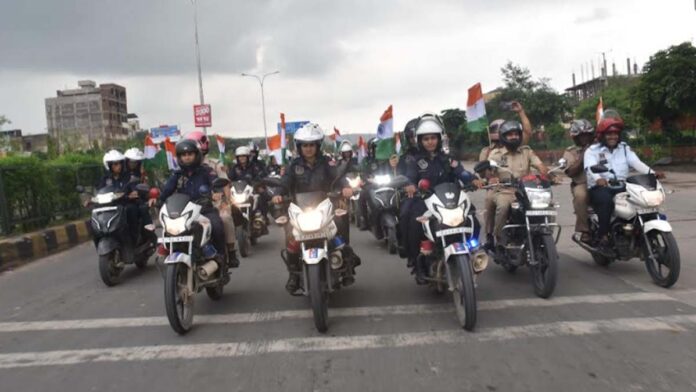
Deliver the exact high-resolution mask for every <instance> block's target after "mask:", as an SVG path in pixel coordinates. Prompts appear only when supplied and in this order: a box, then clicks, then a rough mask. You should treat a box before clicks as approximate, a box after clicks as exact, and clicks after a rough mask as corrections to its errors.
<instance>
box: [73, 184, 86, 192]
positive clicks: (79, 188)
mask: <svg viewBox="0 0 696 392" xmlns="http://www.w3.org/2000/svg"><path fill="white" fill-rule="evenodd" d="M75 190H76V191H77V193H85V187H83V186H82V185H78V186H76V187H75Z"/></svg>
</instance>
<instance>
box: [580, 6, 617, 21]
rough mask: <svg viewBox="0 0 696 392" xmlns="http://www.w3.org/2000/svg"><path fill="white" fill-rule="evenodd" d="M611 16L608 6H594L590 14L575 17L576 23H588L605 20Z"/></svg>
mask: <svg viewBox="0 0 696 392" xmlns="http://www.w3.org/2000/svg"><path fill="white" fill-rule="evenodd" d="M610 16H611V13H610V12H609V10H608V9H606V8H601V7H600V8H594V9H593V10H592V12H591V13H590V14H587V15H583V16H580V17H578V18H576V19H575V21H574V22H575V24H586V23H593V22H599V21H602V20H605V19H607V18H609V17H610Z"/></svg>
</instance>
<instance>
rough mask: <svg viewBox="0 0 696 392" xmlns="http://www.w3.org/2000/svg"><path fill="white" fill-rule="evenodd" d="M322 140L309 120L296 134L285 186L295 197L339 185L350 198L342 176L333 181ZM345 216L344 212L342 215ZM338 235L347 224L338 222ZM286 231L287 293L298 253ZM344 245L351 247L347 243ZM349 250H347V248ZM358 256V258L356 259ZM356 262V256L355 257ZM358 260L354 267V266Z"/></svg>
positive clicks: (295, 284) (294, 281) (295, 282)
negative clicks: (294, 155)
mask: <svg viewBox="0 0 696 392" xmlns="http://www.w3.org/2000/svg"><path fill="white" fill-rule="evenodd" d="M323 140H324V132H323V131H322V129H321V128H320V127H319V125H317V124H313V123H309V124H306V125H304V126H303V127H302V128H300V129H299V130H298V131H297V132H296V133H295V145H296V147H297V152H298V155H299V157H298V158H295V159H294V160H293V161H292V162H291V163H290V165H289V166H288V168H287V170H286V172H285V174H284V175H283V177H282V178H281V181H282V183H283V185H284V188H285V189H286V190H287V191H288V192H289V193H290V197H291V198H294V197H295V195H296V194H298V193H306V192H327V193H328V192H330V191H333V190H334V189H331V185H332V184H334V183H336V185H335V186H334V188H341V190H342V195H343V197H346V198H348V197H350V196H352V194H353V191H352V189H351V188H350V187H349V186H348V184H347V182H346V181H345V179H341V180H336V177H337V175H338V174H339V173H338V172H337V170H336V167H337V166H336V163H335V162H334V163H331V161H329V160H328V159H327V158H326V157H325V156H324V155H323V154H322V153H321V144H322V141H323ZM282 202H283V197H282V196H280V195H276V196H273V203H275V204H280V203H282ZM342 218H347V215H346V216H344V217H342ZM337 227H338V228H339V233H338V235H339V236H341V237H343V238H346V233H345V232H342V230H341V228H344V229H347V226H346V225H339V224H338V223H337ZM287 234H288V238H287V240H288V246H287V257H285V260H284V261H285V263H286V265H287V267H288V273H289V276H288V282H287V284H286V285H285V288H286V290H288V292H290V294H295V293H296V292H297V291H298V289H299V282H300V275H299V274H300V271H301V266H300V255H299V249H296V247H293V246H292V244H293V243H294V241H293V240H292V238H291V235H290V233H287ZM346 248H348V249H349V248H350V247H349V246H348V245H346ZM349 252H350V251H349ZM356 259H357V258H356ZM356 261H357V263H359V259H357V260H356ZM357 263H356V264H355V265H354V266H357Z"/></svg>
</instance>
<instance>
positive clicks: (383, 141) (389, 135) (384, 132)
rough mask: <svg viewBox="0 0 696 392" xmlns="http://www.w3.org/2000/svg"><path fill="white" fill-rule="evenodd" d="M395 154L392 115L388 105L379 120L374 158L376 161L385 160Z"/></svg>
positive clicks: (390, 107) (390, 106) (391, 109)
mask: <svg viewBox="0 0 696 392" xmlns="http://www.w3.org/2000/svg"><path fill="white" fill-rule="evenodd" d="M395 152H396V150H395V142H394V113H393V108H392V105H389V107H388V108H387V110H385V111H384V113H383V114H382V117H380V119H379V126H378V127H377V149H376V151H375V158H376V159H377V160H386V159H389V158H390V157H391V156H392V155H394V153H395Z"/></svg>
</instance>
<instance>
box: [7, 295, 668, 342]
mask: <svg viewBox="0 0 696 392" xmlns="http://www.w3.org/2000/svg"><path fill="white" fill-rule="evenodd" d="M645 301H677V300H676V299H675V298H672V297H670V296H668V295H666V294H663V293H653V292H636V293H622V294H597V295H582V296H567V297H554V298H551V299H541V298H521V299H504V300H495V301H479V303H478V309H479V310H483V311H487V310H501V309H505V308H518V307H549V306H561V305H574V304H612V303H620V302H645ZM447 312H454V308H453V306H452V305H449V304H423V305H394V306H369V307H354V308H335V309H329V315H330V317H332V318H333V317H382V316H394V315H397V316H398V315H418V314H434V313H447ZM311 318H312V312H311V311H310V310H308V309H307V310H305V309H302V310H282V311H275V312H255V313H231V314H220V315H197V316H195V318H194V322H195V323H196V324H198V325H201V324H246V323H256V322H267V321H279V320H292V319H311ZM167 325H169V323H168V321H167V319H166V318H165V317H130V318H126V317H124V318H101V319H82V320H52V321H15V322H4V323H0V333H2V332H27V331H58V330H73V329H102V328H127V327H158V326H167Z"/></svg>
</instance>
